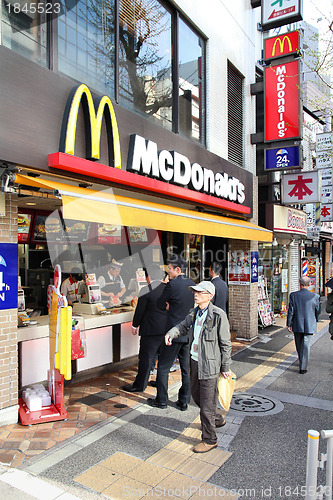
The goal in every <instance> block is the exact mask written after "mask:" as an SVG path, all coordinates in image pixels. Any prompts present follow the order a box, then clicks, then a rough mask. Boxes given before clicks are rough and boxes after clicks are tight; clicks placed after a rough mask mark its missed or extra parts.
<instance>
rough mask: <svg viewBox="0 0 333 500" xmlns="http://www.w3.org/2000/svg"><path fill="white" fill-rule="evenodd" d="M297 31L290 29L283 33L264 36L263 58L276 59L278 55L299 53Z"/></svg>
mask: <svg viewBox="0 0 333 500" xmlns="http://www.w3.org/2000/svg"><path fill="white" fill-rule="evenodd" d="M299 51H300V38H299V31H291V32H290V33H284V34H283V35H279V36H274V37H272V38H266V39H265V40H264V59H265V61H267V60H269V59H276V58H278V57H283V56H290V55H292V54H295V55H296V56H298V55H300V52H299Z"/></svg>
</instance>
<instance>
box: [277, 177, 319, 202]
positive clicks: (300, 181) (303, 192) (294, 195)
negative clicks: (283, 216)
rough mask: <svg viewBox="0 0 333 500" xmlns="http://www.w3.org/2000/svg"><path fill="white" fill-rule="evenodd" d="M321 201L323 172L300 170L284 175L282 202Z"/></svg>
mask: <svg viewBox="0 0 333 500" xmlns="http://www.w3.org/2000/svg"><path fill="white" fill-rule="evenodd" d="M320 201H321V173H320V172H318V171H313V172H300V173H298V174H286V175H283V176H282V203H283V204H284V205H293V204H296V203H301V204H305V203H319V202H320Z"/></svg>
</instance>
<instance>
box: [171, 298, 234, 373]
mask: <svg viewBox="0 0 333 500" xmlns="http://www.w3.org/2000/svg"><path fill="white" fill-rule="evenodd" d="M196 312H197V308H195V309H192V310H191V311H190V312H189V314H188V315H187V316H186V318H185V319H184V321H182V322H181V323H179V324H178V325H176V326H174V327H173V328H171V330H169V331H168V332H167V335H170V337H171V338H172V339H175V338H177V337H180V336H182V335H188V338H189V342H190V345H192V342H193V337H194V322H195V316H196ZM230 364H231V340H230V330H229V321H228V318H227V315H226V313H225V312H224V311H222V309H220V308H219V307H216V306H214V305H213V304H212V303H211V302H210V303H209V305H208V311H207V316H206V319H205V322H204V324H203V325H202V328H201V332H200V335H199V342H198V378H199V380H203V379H212V378H215V377H217V376H218V375H219V374H220V373H222V372H228V371H229V370H230Z"/></svg>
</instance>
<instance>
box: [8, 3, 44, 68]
mask: <svg viewBox="0 0 333 500" xmlns="http://www.w3.org/2000/svg"><path fill="white" fill-rule="evenodd" d="M32 5H34V6H36V4H32ZM33 10H34V8H30V2H21V3H14V2H7V1H6V0H2V22H1V31H2V44H3V45H4V46H5V47H8V48H9V49H12V50H14V51H15V52H18V53H19V54H21V55H22V56H24V57H27V58H29V59H31V60H32V61H34V62H37V63H39V64H41V65H43V66H47V64H48V61H47V50H46V43H47V30H46V14H45V13H42V14H38V12H37V13H33Z"/></svg>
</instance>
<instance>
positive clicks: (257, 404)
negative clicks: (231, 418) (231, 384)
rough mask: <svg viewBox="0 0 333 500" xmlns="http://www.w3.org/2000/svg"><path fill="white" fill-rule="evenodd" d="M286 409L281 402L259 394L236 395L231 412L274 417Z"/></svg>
mask: <svg viewBox="0 0 333 500" xmlns="http://www.w3.org/2000/svg"><path fill="white" fill-rule="evenodd" d="M283 408H284V406H283V404H282V403H281V401H278V400H277V399H273V398H271V397H269V398H268V397H266V396H259V395H257V394H234V395H233V397H232V401H231V405H230V410H234V411H236V412H237V413H243V414H245V415H261V416H262V415H272V414H274V413H279V412H280V411H282V410H283Z"/></svg>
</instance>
